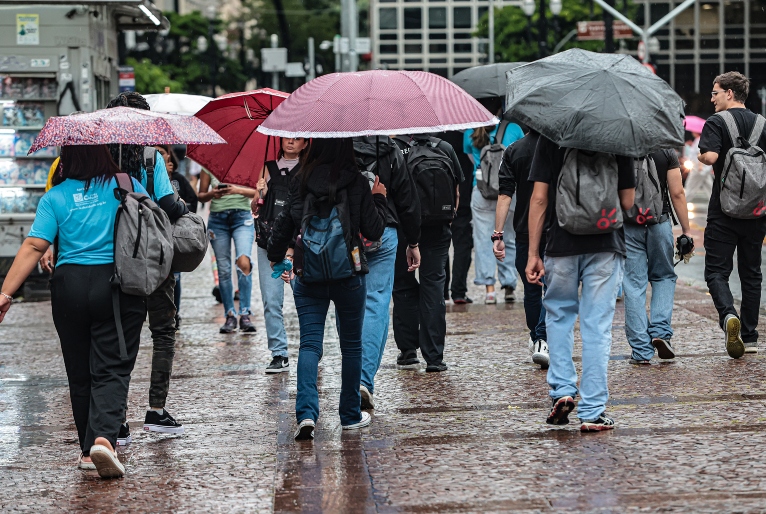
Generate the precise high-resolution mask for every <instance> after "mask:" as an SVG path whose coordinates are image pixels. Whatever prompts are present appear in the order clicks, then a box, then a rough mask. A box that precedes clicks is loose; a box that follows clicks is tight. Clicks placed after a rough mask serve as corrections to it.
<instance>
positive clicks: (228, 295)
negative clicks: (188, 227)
mask: <svg viewBox="0 0 766 514" xmlns="http://www.w3.org/2000/svg"><path fill="white" fill-rule="evenodd" d="M207 229H208V235H209V236H210V244H211V245H212V246H213V252H214V253H215V260H216V263H217V264H218V287H219V288H220V290H221V299H222V300H223V309H224V311H226V315H227V316H236V315H237V311H236V310H235V309H234V285H233V284H232V280H231V242H232V240H233V241H234V249H235V251H236V252H237V256H236V259H239V258H240V257H242V256H243V255H244V256H246V257H247V258H248V259H249V260H250V273H248V274H247V275H245V274H244V273H242V270H240V269H239V268H237V283H238V284H239V314H251V312H250V292H251V291H252V288H253V279H252V276H251V275H252V267H253V264H252V259H251V258H250V256H251V255H252V252H253V241H254V240H255V224H254V223H253V215H252V214H250V211H243V210H240V209H228V210H225V211H221V212H211V213H210V218H209V219H208V222H207Z"/></svg>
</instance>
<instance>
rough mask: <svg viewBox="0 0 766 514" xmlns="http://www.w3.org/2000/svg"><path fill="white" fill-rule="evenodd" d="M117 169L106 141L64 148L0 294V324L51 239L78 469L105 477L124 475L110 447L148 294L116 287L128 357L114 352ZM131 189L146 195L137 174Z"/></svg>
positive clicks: (116, 342) (54, 291)
mask: <svg viewBox="0 0 766 514" xmlns="http://www.w3.org/2000/svg"><path fill="white" fill-rule="evenodd" d="M119 172H120V170H119V168H118V167H117V164H116V163H115V162H114V161H113V160H112V156H111V155H110V154H109V150H108V149H107V147H106V146H104V145H97V146H64V147H63V148H62V149H61V165H60V167H59V171H58V172H57V173H56V175H55V176H54V178H53V184H52V185H53V187H52V188H51V190H50V191H48V192H47V193H45V195H44V196H43V197H42V198H41V199H40V203H39V204H38V206H37V212H36V214H35V221H34V223H33V224H32V229H31V230H30V232H29V236H28V237H27V238H26V239H25V240H24V242H23V243H22V245H21V249H20V250H19V252H18V254H17V255H16V259H15V260H14V261H13V265H12V266H11V269H10V270H9V271H8V274H7V276H6V277H5V281H4V282H3V289H2V292H1V293H0V322H2V321H3V319H4V317H5V315H6V313H7V312H8V309H9V308H10V307H11V303H12V296H13V294H15V293H16V291H17V290H18V289H19V287H21V285H22V283H23V282H24V280H25V279H26V278H27V276H28V275H29V274H30V273H31V272H32V270H33V269H34V268H35V266H36V265H37V262H38V261H39V259H40V257H41V256H42V255H43V254H44V253H45V251H46V250H47V249H48V247H49V246H50V245H51V244H52V243H53V241H54V240H57V241H58V242H57V248H56V251H57V253H58V259H57V262H56V267H55V270H53V275H52V278H51V309H52V310H53V322H54V324H55V325H56V332H57V333H58V336H59V339H60V342H61V353H62V354H63V357H64V364H65V366H66V373H67V379H68V380H69V397H70V399H71V402H72V413H73V415H74V422H75V426H76V427H77V436H78V439H79V442H80V450H81V452H82V453H81V454H80V458H79V460H78V467H79V468H80V469H85V470H93V469H95V470H98V473H99V475H101V476H102V477H104V478H109V477H119V476H123V475H124V474H125V467H124V465H123V464H122V463H121V462H120V461H119V460H118V458H117V453H116V452H115V448H116V447H117V438H118V436H119V433H120V430H121V424H122V422H123V420H124V419H125V413H126V409H127V401H128V385H129V383H130V374H131V373H132V371H133V366H134V364H135V362H136V356H137V355H138V345H139V339H140V336H141V327H142V326H143V323H144V320H145V319H146V298H145V297H143V296H133V295H128V294H125V293H123V292H122V291H119V289H118V291H119V293H118V294H119V305H120V320H119V321H120V323H121V324H122V331H123V333H124V336H125V349H126V350H127V359H125V360H123V359H122V358H121V357H120V353H121V352H120V342H119V340H118V337H117V320H115V317H114V310H113V305H112V291H113V290H112V286H111V284H110V278H111V277H112V275H113V274H114V222H115V215H116V214H117V208H118V206H119V205H120V202H119V201H118V200H116V199H115V196H114V190H115V188H117V187H118V184H117V180H116V179H115V175H116V174H117V173H119ZM132 181H133V189H134V191H135V192H137V193H143V194H146V190H145V189H144V188H143V187H142V186H141V183H140V182H139V181H137V180H136V179H132Z"/></svg>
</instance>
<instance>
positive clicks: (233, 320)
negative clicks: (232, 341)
mask: <svg viewBox="0 0 766 514" xmlns="http://www.w3.org/2000/svg"><path fill="white" fill-rule="evenodd" d="M236 331H237V317H236V316H226V323H224V324H223V325H221V328H220V330H219V332H220V333H221V334H231V333H232V332H236Z"/></svg>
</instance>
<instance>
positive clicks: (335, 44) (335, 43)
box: [332, 34, 343, 73]
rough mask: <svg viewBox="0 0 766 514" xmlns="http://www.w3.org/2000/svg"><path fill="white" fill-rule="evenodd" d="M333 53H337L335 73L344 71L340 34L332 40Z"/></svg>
mask: <svg viewBox="0 0 766 514" xmlns="http://www.w3.org/2000/svg"><path fill="white" fill-rule="evenodd" d="M332 51H333V52H334V53H335V73H338V72H340V71H343V70H342V69H341V62H340V36H339V35H338V34H335V37H334V38H332Z"/></svg>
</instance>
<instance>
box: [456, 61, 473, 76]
mask: <svg viewBox="0 0 766 514" xmlns="http://www.w3.org/2000/svg"><path fill="white" fill-rule="evenodd" d="M471 61H473V59H472V58H470V57H455V62H456V63H461V64H470V63H471ZM455 73H457V71H455Z"/></svg>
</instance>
